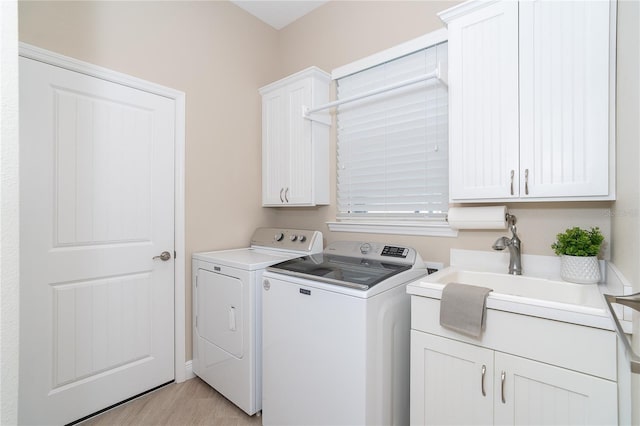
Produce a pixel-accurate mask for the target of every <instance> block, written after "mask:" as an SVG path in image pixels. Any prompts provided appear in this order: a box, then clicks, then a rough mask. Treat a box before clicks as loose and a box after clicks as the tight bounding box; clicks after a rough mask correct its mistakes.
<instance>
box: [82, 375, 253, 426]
mask: <svg viewBox="0 0 640 426" xmlns="http://www.w3.org/2000/svg"><path fill="white" fill-rule="evenodd" d="M80 424H81V425H82V426H100V425H118V426H120V425H122V426H125V425H170V426H180V425H215V426H218V425H219V426H250V425H251V426H253V425H255V426H258V425H262V418H261V417H259V416H257V415H254V416H251V417H249V416H248V415H247V414H246V413H245V412H244V411H242V410H241V409H240V408H238V407H236V406H235V405H233V404H232V403H231V402H229V401H228V400H227V399H226V398H225V397H223V396H222V395H220V394H219V393H218V392H217V391H215V390H214V389H213V388H211V387H210V386H209V385H207V384H206V383H205V382H203V381H202V380H200V379H199V378H197V377H196V378H194V379H190V380H187V381H185V382H182V383H177V384H176V383H173V384H170V385H167V386H165V387H163V388H161V389H158V390H157V391H154V392H152V393H150V394H148V395H145V396H143V397H140V398H138V399H135V400H133V401H130V402H128V403H126V404H124V405H121V406H119V407H116V408H114V409H112V410H110V411H107V412H105V413H103V414H101V415H99V416H97V417H93V418H91V419H89V420H87V421H85V422H82V423H80Z"/></svg>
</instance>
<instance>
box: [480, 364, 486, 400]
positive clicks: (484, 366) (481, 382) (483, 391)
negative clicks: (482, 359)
mask: <svg viewBox="0 0 640 426" xmlns="http://www.w3.org/2000/svg"><path fill="white" fill-rule="evenodd" d="M486 374H487V366H486V365H483V366H482V380H481V381H480V389H481V390H482V396H487V392H486V391H485V390H484V376H485V375H486Z"/></svg>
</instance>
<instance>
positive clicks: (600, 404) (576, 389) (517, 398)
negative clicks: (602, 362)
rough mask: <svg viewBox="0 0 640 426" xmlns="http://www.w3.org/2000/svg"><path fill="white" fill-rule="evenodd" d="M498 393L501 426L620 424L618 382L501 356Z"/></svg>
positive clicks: (498, 356)
mask: <svg viewBox="0 0 640 426" xmlns="http://www.w3.org/2000/svg"><path fill="white" fill-rule="evenodd" d="M503 373H504V375H503ZM494 389H495V397H494V399H495V424H505V425H560V424H561V425H604V424H606V425H615V424H618V418H617V410H618V408H617V385H616V383H615V382H611V381H608V380H604V379H600V378H597V377H594V376H590V375H587V374H582V373H577V372H575V371H571V370H566V369H564V368H560V367H555V366H552V365H548V364H543V363H540V362H536V361H531V360H528V359H525V358H520V357H516V356H513V355H507V354H503V353H500V352H496V353H495V385H494Z"/></svg>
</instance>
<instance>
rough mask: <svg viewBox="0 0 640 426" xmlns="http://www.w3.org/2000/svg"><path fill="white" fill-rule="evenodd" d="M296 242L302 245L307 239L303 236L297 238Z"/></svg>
mask: <svg viewBox="0 0 640 426" xmlns="http://www.w3.org/2000/svg"><path fill="white" fill-rule="evenodd" d="M298 241H300V242H301V243H304V242H305V241H307V237H305V236H304V235H300V236H299V237H298Z"/></svg>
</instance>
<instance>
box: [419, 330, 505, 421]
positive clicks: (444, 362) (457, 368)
mask: <svg viewBox="0 0 640 426" xmlns="http://www.w3.org/2000/svg"><path fill="white" fill-rule="evenodd" d="M410 404H411V424H412V425H462V424H464V425H489V424H492V423H493V351H491V350H489V349H484V348H481V347H479V346H474V345H469V344H466V343H461V342H457V341H455V340H451V339H446V338H443V337H438V336H434V335H432V334H427V333H422V332H419V331H415V330H411V396H410Z"/></svg>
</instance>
